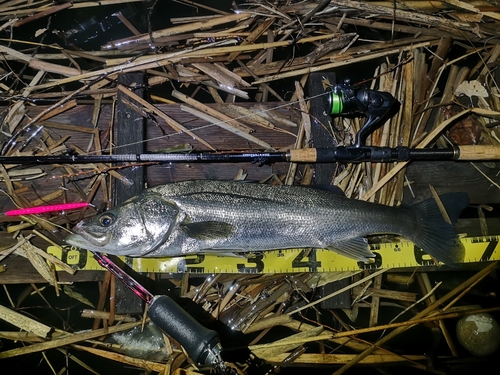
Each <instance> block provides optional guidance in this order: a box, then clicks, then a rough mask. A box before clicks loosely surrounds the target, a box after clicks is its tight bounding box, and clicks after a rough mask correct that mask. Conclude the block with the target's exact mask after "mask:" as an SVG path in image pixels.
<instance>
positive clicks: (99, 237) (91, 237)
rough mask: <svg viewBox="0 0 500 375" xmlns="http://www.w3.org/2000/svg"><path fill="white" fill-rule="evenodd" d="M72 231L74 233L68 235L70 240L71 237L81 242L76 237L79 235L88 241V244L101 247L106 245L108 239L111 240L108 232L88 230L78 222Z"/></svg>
mask: <svg viewBox="0 0 500 375" xmlns="http://www.w3.org/2000/svg"><path fill="white" fill-rule="evenodd" d="M73 231H74V232H75V233H76V234H75V235H71V236H69V237H68V238H69V239H70V241H71V240H72V239H73V240H76V241H78V242H81V240H78V239H77V238H78V237H81V238H83V239H84V240H85V241H87V242H89V243H90V244H92V245H94V246H97V247H103V246H106V245H107V244H108V243H109V241H110V240H111V234H110V233H97V232H91V231H88V230H84V229H83V228H81V226H79V225H78V224H77V225H76V226H75V227H74V228H73Z"/></svg>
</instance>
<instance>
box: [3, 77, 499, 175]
mask: <svg viewBox="0 0 500 375" xmlns="http://www.w3.org/2000/svg"><path fill="white" fill-rule="evenodd" d="M326 94H327V100H326V102H325V105H326V106H327V107H328V109H329V113H330V114H331V115H343V116H349V115H351V116H358V115H365V116H366V117H367V119H366V121H365V124H364V125H363V127H362V128H361V129H360V130H359V132H358V133H357V134H356V137H355V141H354V144H353V145H352V146H338V147H332V148H304V149H292V150H288V151H269V152H268V151H258V152H257V151H256V152H238V151H207V152H190V153H168V154H157V153H151V154H114V155H91V154H87V155H77V154H75V155H71V154H69V155H49V156H36V155H27V156H0V164H86V163H179V162H189V163H198V162H201V163H217V162H219V163H254V164H260V165H264V164H273V163H277V162H294V163H334V162H340V163H361V162H374V163H387V162H404V161H419V160H420V161H422V160H427V161H429V160H434V161H436V160H498V159H500V147H498V146H490V145H465V146H453V147H449V148H441V149H439V148H410V147H405V146H399V147H380V146H367V145H366V144H365V141H366V138H367V137H368V135H369V134H371V133H372V132H373V131H374V130H375V129H377V128H378V127H379V126H380V125H382V124H383V123H384V122H385V120H387V119H388V118H390V117H392V116H393V115H394V114H395V113H397V111H398V110H399V102H398V101H397V100H396V99H395V98H394V97H393V96H392V95H391V94H390V93H388V92H382V91H375V90H370V89H367V88H364V87H358V86H356V85H351V84H350V81H349V80H345V81H344V83H343V84H338V85H334V86H333V87H332V88H331V89H328V92H327V93H326Z"/></svg>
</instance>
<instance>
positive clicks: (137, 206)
mask: <svg viewBox="0 0 500 375" xmlns="http://www.w3.org/2000/svg"><path fill="white" fill-rule="evenodd" d="M339 190H340V189H339V188H335V187H328V188H325V187H306V186H301V185H292V186H287V185H280V186H273V185H267V184H258V183H242V182H236V181H216V180H188V181H182V182H173V183H168V184H165V185H159V186H156V187H152V188H149V189H146V190H144V192H142V193H141V194H139V195H137V196H135V197H132V198H130V199H129V200H127V201H125V202H124V203H122V204H121V205H118V206H116V207H114V208H112V209H110V210H108V211H105V212H103V213H100V214H98V215H96V216H94V217H92V218H87V219H84V220H82V221H80V222H79V223H77V224H76V225H75V227H74V228H73V232H74V233H73V234H71V235H69V236H68V237H67V238H66V242H67V243H68V244H70V245H73V246H77V247H79V248H83V249H87V250H90V251H96V252H104V253H108V254H114V255H121V256H130V257H175V256H183V255H188V254H197V253H215V254H229V253H231V254H240V253H252V252H261V251H266V250H278V249H290V248H322V249H330V250H333V251H335V252H337V253H339V254H342V255H344V256H347V257H349V258H352V259H355V260H358V261H363V262H369V258H372V257H374V256H375V255H374V254H373V253H372V252H371V251H370V249H369V245H368V242H367V237H368V236H371V235H376V234H396V235H399V236H401V237H404V238H406V239H408V240H410V241H412V242H413V243H414V244H415V245H417V246H418V247H419V248H421V249H422V250H423V251H425V252H427V253H428V254H430V255H431V256H433V257H434V258H436V259H437V260H439V261H441V262H443V263H445V264H456V263H459V262H460V261H461V260H462V259H461V258H462V257H463V248H461V244H460V241H459V240H458V236H457V233H456V232H455V229H454V227H453V225H452V224H449V223H448V222H446V221H445V220H444V219H443V216H442V214H441V212H440V210H439V208H438V204H437V203H436V201H435V200H434V198H430V199H427V200H424V201H422V202H419V203H416V204H413V205H410V206H397V207H395V206H386V205H382V204H378V203H372V202H366V201H362V200H358V199H351V198H347V197H346V196H345V195H344V194H343V193H342V191H341V190H340V191H339ZM440 200H441V202H442V204H443V205H444V207H445V208H446V209H447V212H448V215H449V216H450V218H451V219H452V221H456V220H457V219H458V217H459V216H460V214H461V212H462V210H463V209H464V208H465V207H466V206H467V205H468V196H467V194H466V193H460V192H457V193H447V194H443V195H442V196H440Z"/></svg>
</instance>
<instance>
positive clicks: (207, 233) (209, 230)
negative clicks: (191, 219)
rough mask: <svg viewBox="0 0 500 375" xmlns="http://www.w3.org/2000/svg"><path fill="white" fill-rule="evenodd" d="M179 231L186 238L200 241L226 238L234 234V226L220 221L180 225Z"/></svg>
mask: <svg viewBox="0 0 500 375" xmlns="http://www.w3.org/2000/svg"><path fill="white" fill-rule="evenodd" d="M181 229H182V230H183V231H184V233H186V235H187V236H188V237H191V238H195V239H197V240H201V241H208V240H215V239H220V238H227V237H229V236H231V235H232V234H234V232H236V227H235V226H234V225H232V224H228V223H224V222H220V221H202V222H199V223H188V224H182V225H181Z"/></svg>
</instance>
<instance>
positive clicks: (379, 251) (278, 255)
mask: <svg viewBox="0 0 500 375" xmlns="http://www.w3.org/2000/svg"><path fill="white" fill-rule="evenodd" d="M461 242H462V244H463V246H464V249H465V257H464V263H473V262H484V261H492V260H500V245H499V236H487V237H465V238H462V239H461ZM370 247H371V250H372V251H373V252H374V253H375V255H376V256H375V259H374V261H373V262H371V263H370V264H365V263H363V262H357V261H355V260H352V259H349V258H346V257H344V256H342V255H339V254H337V253H335V252H333V251H331V250H324V249H288V250H272V251H264V252H261V253H258V254H250V255H249V256H248V257H237V256H234V257H233V256H218V255H211V254H195V255H188V256H185V257H172V258H125V257H120V258H121V259H122V260H123V261H124V262H125V263H127V264H128V265H130V266H131V267H132V268H133V269H134V270H136V271H137V272H161V273H182V272H198V273H292V272H336V271H356V270H363V269H376V268H405V267H417V266H432V265H434V264H435V263H434V261H433V260H432V259H431V257H430V256H429V255H427V254H426V253H424V252H423V251H422V250H420V249H419V248H418V247H416V246H415V245H414V244H413V243H411V242H408V241H403V242H398V243H395V242H392V243H381V244H375V245H370ZM47 252H48V253H50V254H52V255H54V256H55V257H57V258H59V259H61V260H62V261H63V262H65V263H67V264H68V265H70V266H72V267H74V268H75V269H77V270H103V268H102V267H101V266H100V265H99V264H98V263H97V261H96V260H95V259H94V257H93V256H92V253H90V252H89V251H87V250H83V249H79V248H75V247H70V246H63V247H62V248H61V247H57V246H50V247H49V248H48V249H47Z"/></svg>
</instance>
